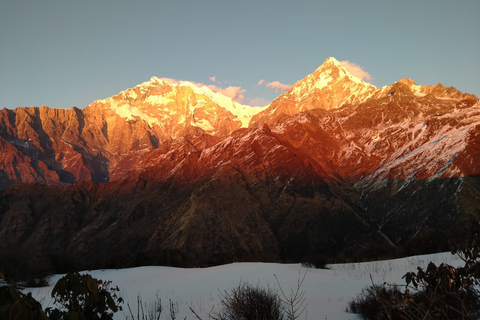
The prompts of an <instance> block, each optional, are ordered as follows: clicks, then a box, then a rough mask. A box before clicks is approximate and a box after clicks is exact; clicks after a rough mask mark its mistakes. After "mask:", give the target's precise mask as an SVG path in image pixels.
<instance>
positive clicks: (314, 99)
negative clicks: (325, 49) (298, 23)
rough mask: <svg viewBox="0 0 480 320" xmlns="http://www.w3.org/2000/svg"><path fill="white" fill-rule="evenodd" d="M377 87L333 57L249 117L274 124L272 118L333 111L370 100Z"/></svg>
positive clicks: (257, 121)
mask: <svg viewBox="0 0 480 320" xmlns="http://www.w3.org/2000/svg"><path fill="white" fill-rule="evenodd" d="M376 91H377V88H376V87H375V86H374V85H371V84H369V83H366V82H364V81H363V80H362V79H359V78H357V77H355V76H353V75H352V74H351V73H350V72H349V71H348V70H347V69H346V68H345V67H343V66H342V64H341V63H340V62H339V61H338V60H336V59H335V58H333V57H330V58H328V59H326V60H325V61H324V62H323V64H322V65H321V66H319V67H318V68H317V69H316V70H315V71H314V72H313V73H312V74H309V75H307V76H306V77H305V78H303V79H302V80H299V81H297V82H296V83H295V84H294V85H293V86H292V88H290V90H289V91H287V92H286V93H284V94H282V95H281V96H280V97H278V98H277V99H275V100H274V101H273V102H272V103H271V104H270V106H269V107H268V109H267V110H265V111H263V112H261V113H259V114H258V115H256V116H254V117H253V118H252V121H251V123H252V125H254V126H255V124H254V123H263V122H267V123H270V124H271V123H273V122H274V121H275V118H276V116H275V115H278V116H279V115H281V114H282V113H283V114H287V115H294V114H296V113H299V112H302V111H307V110H311V109H319V108H320V109H326V110H331V109H336V108H339V107H341V106H342V105H344V104H359V103H362V102H364V101H365V100H367V99H368V98H370V97H371V96H372V95H373V94H374V93H375V92H376Z"/></svg>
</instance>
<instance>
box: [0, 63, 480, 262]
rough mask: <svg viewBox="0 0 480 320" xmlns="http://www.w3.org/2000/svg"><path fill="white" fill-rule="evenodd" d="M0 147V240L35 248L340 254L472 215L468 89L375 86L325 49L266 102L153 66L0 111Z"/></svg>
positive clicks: (58, 253) (156, 256)
mask: <svg viewBox="0 0 480 320" xmlns="http://www.w3.org/2000/svg"><path fill="white" fill-rule="evenodd" d="M0 148H1V150H2V153H1V154H0V166H1V167H0V188H1V189H2V191H1V192H0V253H1V252H4V253H5V252H11V251H15V250H17V251H18V250H20V251H22V252H27V253H28V254H29V255H31V256H32V257H34V259H38V261H42V262H45V261H47V260H48V261H50V262H51V261H53V260H55V259H58V257H63V258H65V257H68V258H69V259H71V260H72V261H75V263H76V264H79V265H82V266H84V267H122V266H132V265H138V264H168V265H180V266H198V265H212V264H220V263H226V262H232V261H245V260H251V261H252V260H254V261H257V260H262V261H264V260H269V261H272V260H283V261H291V260H293V261H298V260H301V259H304V258H305V257H307V256H312V255H318V254H321V255H327V256H336V255H337V256H338V255H339V254H342V255H347V256H351V255H353V254H355V253H358V252H359V251H368V250H370V249H372V248H380V247H381V248H396V247H399V246H402V245H405V243H408V241H411V240H412V239H414V238H415V237H422V236H423V237H427V236H428V235H430V234H434V233H435V234H440V236H439V237H442V238H448V237H452V236H454V235H456V234H459V233H461V232H462V230H463V228H464V226H465V224H466V223H467V221H468V220H470V219H478V217H479V215H480V180H479V173H480V103H479V99H478V98H477V97H476V96H474V95H471V94H467V93H462V92H460V91H458V90H457V89H455V88H454V87H450V88H446V87H444V86H443V85H442V84H437V85H432V86H422V85H418V84H416V83H415V82H414V81H413V80H411V79H401V80H399V81H398V82H396V83H394V84H392V85H391V86H385V87H383V88H376V87H375V86H373V85H372V84H369V83H366V82H364V81H363V80H361V79H359V78H356V77H355V76H353V75H352V74H350V72H349V71H348V70H346V69H345V68H344V67H343V66H342V65H341V64H340V63H339V62H338V61H337V60H335V59H334V58H328V59H327V60H326V61H325V62H324V63H323V64H322V65H321V66H320V67H319V68H318V69H316V70H315V71H314V72H313V73H312V74H310V75H307V76H306V77H305V78H304V79H302V80H300V81H298V82H296V83H295V84H294V85H293V86H292V87H291V88H290V90H289V91H287V92H285V93H283V94H281V95H280V96H279V97H278V98H276V99H275V100H274V101H272V102H271V103H270V104H269V105H268V106H266V107H251V106H245V105H242V104H240V103H237V102H234V101H232V100H231V99H230V98H227V97H225V96H223V95H222V94H220V93H216V92H213V91H212V90H211V89H209V88H207V87H202V86H198V85H196V84H195V83H192V82H188V81H180V82H176V81H173V80H171V79H166V78H162V79H160V78H157V77H152V78H151V79H150V80H149V81H147V82H144V83H142V84H140V85H138V86H136V87H134V88H131V89H127V90H125V91H122V92H120V93H119V94H117V95H116V96H113V97H110V98H107V99H104V100H98V101H95V102H93V103H92V104H91V105H89V106H87V107H86V108H84V109H78V108H72V109H68V110H67V109H53V108H48V107H45V106H42V107H41V108H37V107H30V108H26V107H20V108H16V109H14V110H9V109H3V110H0ZM435 245H436V243H435V241H433V243H431V246H435ZM86 261H88V263H87V262H86Z"/></svg>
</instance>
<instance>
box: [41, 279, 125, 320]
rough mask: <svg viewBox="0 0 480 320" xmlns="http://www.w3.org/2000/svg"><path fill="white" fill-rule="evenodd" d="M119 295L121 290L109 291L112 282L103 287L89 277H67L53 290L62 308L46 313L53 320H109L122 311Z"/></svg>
mask: <svg viewBox="0 0 480 320" xmlns="http://www.w3.org/2000/svg"><path fill="white" fill-rule="evenodd" d="M118 291H120V290H119V289H118V287H115V288H111V287H110V281H107V282H105V283H104V282H103V281H102V280H97V279H95V278H93V277H92V276H91V275H89V274H79V273H78V272H73V273H68V274H66V275H65V276H64V277H62V278H60V279H59V280H58V282H57V283H56V284H55V286H54V288H53V290H52V297H53V298H54V300H55V304H57V305H60V308H47V309H46V313H47V315H48V317H49V318H50V319H51V320H60V319H72V320H77V319H78V320H87V319H88V320H100V319H101V320H107V319H108V320H110V319H113V314H114V313H115V312H117V311H118V310H121V307H120V303H122V302H123V299H122V298H120V297H118V296H117V292H118Z"/></svg>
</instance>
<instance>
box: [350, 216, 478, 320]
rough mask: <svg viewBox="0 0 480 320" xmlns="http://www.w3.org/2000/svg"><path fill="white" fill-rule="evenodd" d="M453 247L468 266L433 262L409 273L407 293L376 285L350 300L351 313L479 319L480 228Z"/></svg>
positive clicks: (379, 316)
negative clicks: (456, 266) (424, 267)
mask: <svg viewBox="0 0 480 320" xmlns="http://www.w3.org/2000/svg"><path fill="white" fill-rule="evenodd" d="M468 233H469V237H468V240H466V241H465V242H463V243H461V244H455V245H454V246H452V254H458V255H459V257H460V258H461V259H462V260H463V262H464V263H465V265H464V266H463V267H458V268H455V267H453V266H451V265H448V264H444V263H442V264H440V265H439V266H437V265H435V264H434V263H433V262H430V263H429V264H428V266H427V268H426V269H425V270H423V269H422V268H417V272H408V273H406V274H405V275H404V276H403V278H404V279H405V282H406V288H405V291H404V292H403V293H402V292H398V290H393V289H392V287H394V286H389V287H387V286H386V284H384V285H383V286H378V285H373V286H370V287H368V288H367V289H364V290H363V291H362V293H361V294H360V295H359V296H357V298H356V299H354V300H352V301H350V303H349V307H350V310H351V311H352V312H354V313H358V314H360V315H361V316H362V317H363V318H364V319H369V320H370V319H372V320H373V319H444V320H447V319H465V320H470V319H472V320H473V319H478V318H479V317H480V291H479V289H478V288H479V285H480V228H479V225H478V223H476V224H474V225H473V226H472V227H471V229H470V230H469V232H468Z"/></svg>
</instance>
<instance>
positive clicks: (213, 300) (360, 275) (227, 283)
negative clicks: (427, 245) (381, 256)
mask: <svg viewBox="0 0 480 320" xmlns="http://www.w3.org/2000/svg"><path fill="white" fill-rule="evenodd" d="M430 261H432V262H434V263H435V264H437V265H439V264H440V263H442V262H445V263H448V264H451V265H453V266H460V265H462V261H461V260H460V259H459V258H458V257H457V256H454V255H451V254H450V253H439V254H433V255H424V256H415V257H408V258H402V259H395V260H385V261H375V262H364V263H345V264H332V265H329V268H330V269H327V270H323V269H311V268H306V267H304V266H302V265H300V264H278V263H232V264H228V265H222V266H216V267H210V268H195V269H183V268H172V267H157V266H151V267H138V268H130V269H118V270H92V271H86V272H87V273H89V274H91V275H92V276H93V277H94V278H97V279H102V280H111V281H112V285H113V286H118V287H119V288H120V294H121V296H122V297H123V299H124V300H125V303H124V305H123V311H119V312H117V313H116V314H115V317H114V319H117V320H120V319H131V317H129V316H128V315H129V312H128V308H127V303H128V304H130V307H131V309H132V311H133V313H134V315H135V317H136V314H137V313H136V312H137V299H138V297H140V298H141V301H142V302H143V303H144V304H147V307H145V308H144V310H145V311H147V310H148V309H149V307H148V305H151V304H152V303H153V302H154V301H155V300H156V299H157V297H158V298H160V299H161V301H162V306H163V310H164V311H163V312H162V317H161V319H169V317H168V315H167V313H168V310H167V309H168V304H169V300H172V301H173V302H174V303H176V304H178V309H179V311H178V313H177V319H185V317H186V319H196V317H195V315H194V314H193V313H192V312H191V311H190V307H191V308H193V309H194V310H195V311H196V313H198V315H200V317H202V318H203V319H204V320H207V319H209V317H208V314H209V312H212V311H213V312H214V311H215V310H217V311H218V310H219V309H218V307H219V301H220V298H219V294H220V291H222V292H223V291H224V290H226V291H229V290H230V289H232V288H233V287H235V286H236V285H238V284H239V282H240V281H246V282H248V283H249V284H252V285H256V284H259V285H261V286H270V287H271V288H273V289H275V290H278V289H279V288H278V285H277V281H276V279H275V275H276V276H277V278H278V280H279V282H280V285H281V287H282V289H283V291H284V292H285V293H286V294H287V295H289V292H290V290H295V289H296V288H297V283H298V281H299V279H300V278H301V277H303V275H304V273H305V272H306V276H305V281H304V283H303V285H302V287H301V291H304V292H305V298H306V302H307V303H308V305H307V309H306V310H307V311H308V315H307V319H329V320H331V319H338V320H347V319H351V320H354V319H360V317H358V316H357V315H354V314H351V313H347V312H346V308H347V305H348V302H349V301H350V300H351V299H352V298H354V297H356V296H357V294H358V293H360V292H361V290H362V288H364V287H366V286H368V285H371V284H372V281H373V282H374V283H377V284H381V283H384V282H387V283H389V284H394V283H396V284H404V283H405V282H404V281H403V280H402V279H401V278H402V276H403V275H404V274H405V273H406V272H409V271H416V269H417V267H422V268H426V266H427V264H428V263H429V262H430ZM62 276H63V275H54V276H53V277H52V278H51V279H50V283H51V285H50V287H46V288H27V289H25V290H24V291H25V292H32V294H33V297H34V298H36V299H37V300H39V301H40V302H41V303H42V305H43V306H44V307H48V306H51V303H52V301H51V300H52V299H51V298H50V293H51V290H52V288H53V285H54V284H55V283H56V281H57V280H58V279H59V278H60V277H62ZM302 319H304V317H302Z"/></svg>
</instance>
